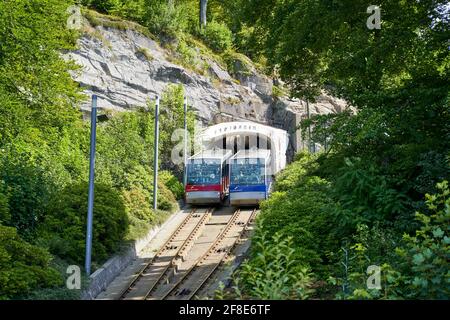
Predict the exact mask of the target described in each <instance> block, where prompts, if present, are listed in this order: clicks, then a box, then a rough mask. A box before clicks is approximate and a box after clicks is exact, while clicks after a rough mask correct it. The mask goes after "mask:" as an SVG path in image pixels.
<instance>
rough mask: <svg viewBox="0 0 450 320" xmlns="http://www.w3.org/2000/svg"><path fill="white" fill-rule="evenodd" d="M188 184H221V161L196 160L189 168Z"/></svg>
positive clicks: (192, 161) (191, 162)
mask: <svg viewBox="0 0 450 320" xmlns="http://www.w3.org/2000/svg"><path fill="white" fill-rule="evenodd" d="M187 169H188V170H187V172H188V173H187V183H188V184H191V185H212V184H220V178H221V172H220V160H217V159H194V160H191V161H190V163H189V164H188V168H187Z"/></svg>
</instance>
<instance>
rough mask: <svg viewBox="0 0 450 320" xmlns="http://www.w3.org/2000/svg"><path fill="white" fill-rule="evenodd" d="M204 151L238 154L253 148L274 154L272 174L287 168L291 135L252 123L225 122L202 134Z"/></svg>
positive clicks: (206, 129) (211, 127)
mask: <svg viewBox="0 0 450 320" xmlns="http://www.w3.org/2000/svg"><path fill="white" fill-rule="evenodd" d="M199 138H200V140H201V141H200V144H201V147H202V149H203V150H206V149H213V148H220V149H229V150H233V151H234V152H237V151H239V150H246V149H247V150H249V149H252V148H259V149H268V150H271V153H272V162H271V168H272V174H276V173H277V172H279V171H280V170H282V169H283V168H284V167H285V166H286V151H287V148H288V144H289V135H288V133H287V132H286V131H285V130H282V129H277V128H274V127H270V126H266V125H262V124H259V123H255V122H251V121H239V122H224V123H219V124H216V125H213V126H210V127H207V128H205V129H204V130H203V131H202V132H201V134H200V137H199Z"/></svg>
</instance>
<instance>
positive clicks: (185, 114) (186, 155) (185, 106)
mask: <svg viewBox="0 0 450 320" xmlns="http://www.w3.org/2000/svg"><path fill="white" fill-rule="evenodd" d="M187 139H188V125H187V98H186V97H184V175H183V184H184V187H186V184H187V159H188V154H187V152H188V150H187V149H188V141H187Z"/></svg>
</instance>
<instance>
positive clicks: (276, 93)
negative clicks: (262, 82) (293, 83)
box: [272, 85, 288, 98]
mask: <svg viewBox="0 0 450 320" xmlns="http://www.w3.org/2000/svg"><path fill="white" fill-rule="evenodd" d="M287 95H288V92H287V90H286V89H285V88H283V87H281V86H276V85H274V86H273V87H272V96H273V97H274V98H281V97H284V96H287Z"/></svg>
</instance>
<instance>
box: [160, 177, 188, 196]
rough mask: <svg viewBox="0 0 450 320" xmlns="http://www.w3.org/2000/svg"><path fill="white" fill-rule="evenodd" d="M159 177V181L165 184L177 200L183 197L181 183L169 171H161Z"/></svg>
mask: <svg viewBox="0 0 450 320" xmlns="http://www.w3.org/2000/svg"><path fill="white" fill-rule="evenodd" d="M159 179H160V181H161V183H163V184H164V185H166V186H167V188H168V189H169V190H170V191H171V192H172V193H173V195H174V196H175V198H176V199H177V200H179V199H182V198H183V197H184V186H183V184H182V183H181V182H180V181H179V180H178V179H177V178H176V177H175V176H174V175H173V174H172V173H171V172H170V171H161V173H160V175H159Z"/></svg>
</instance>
